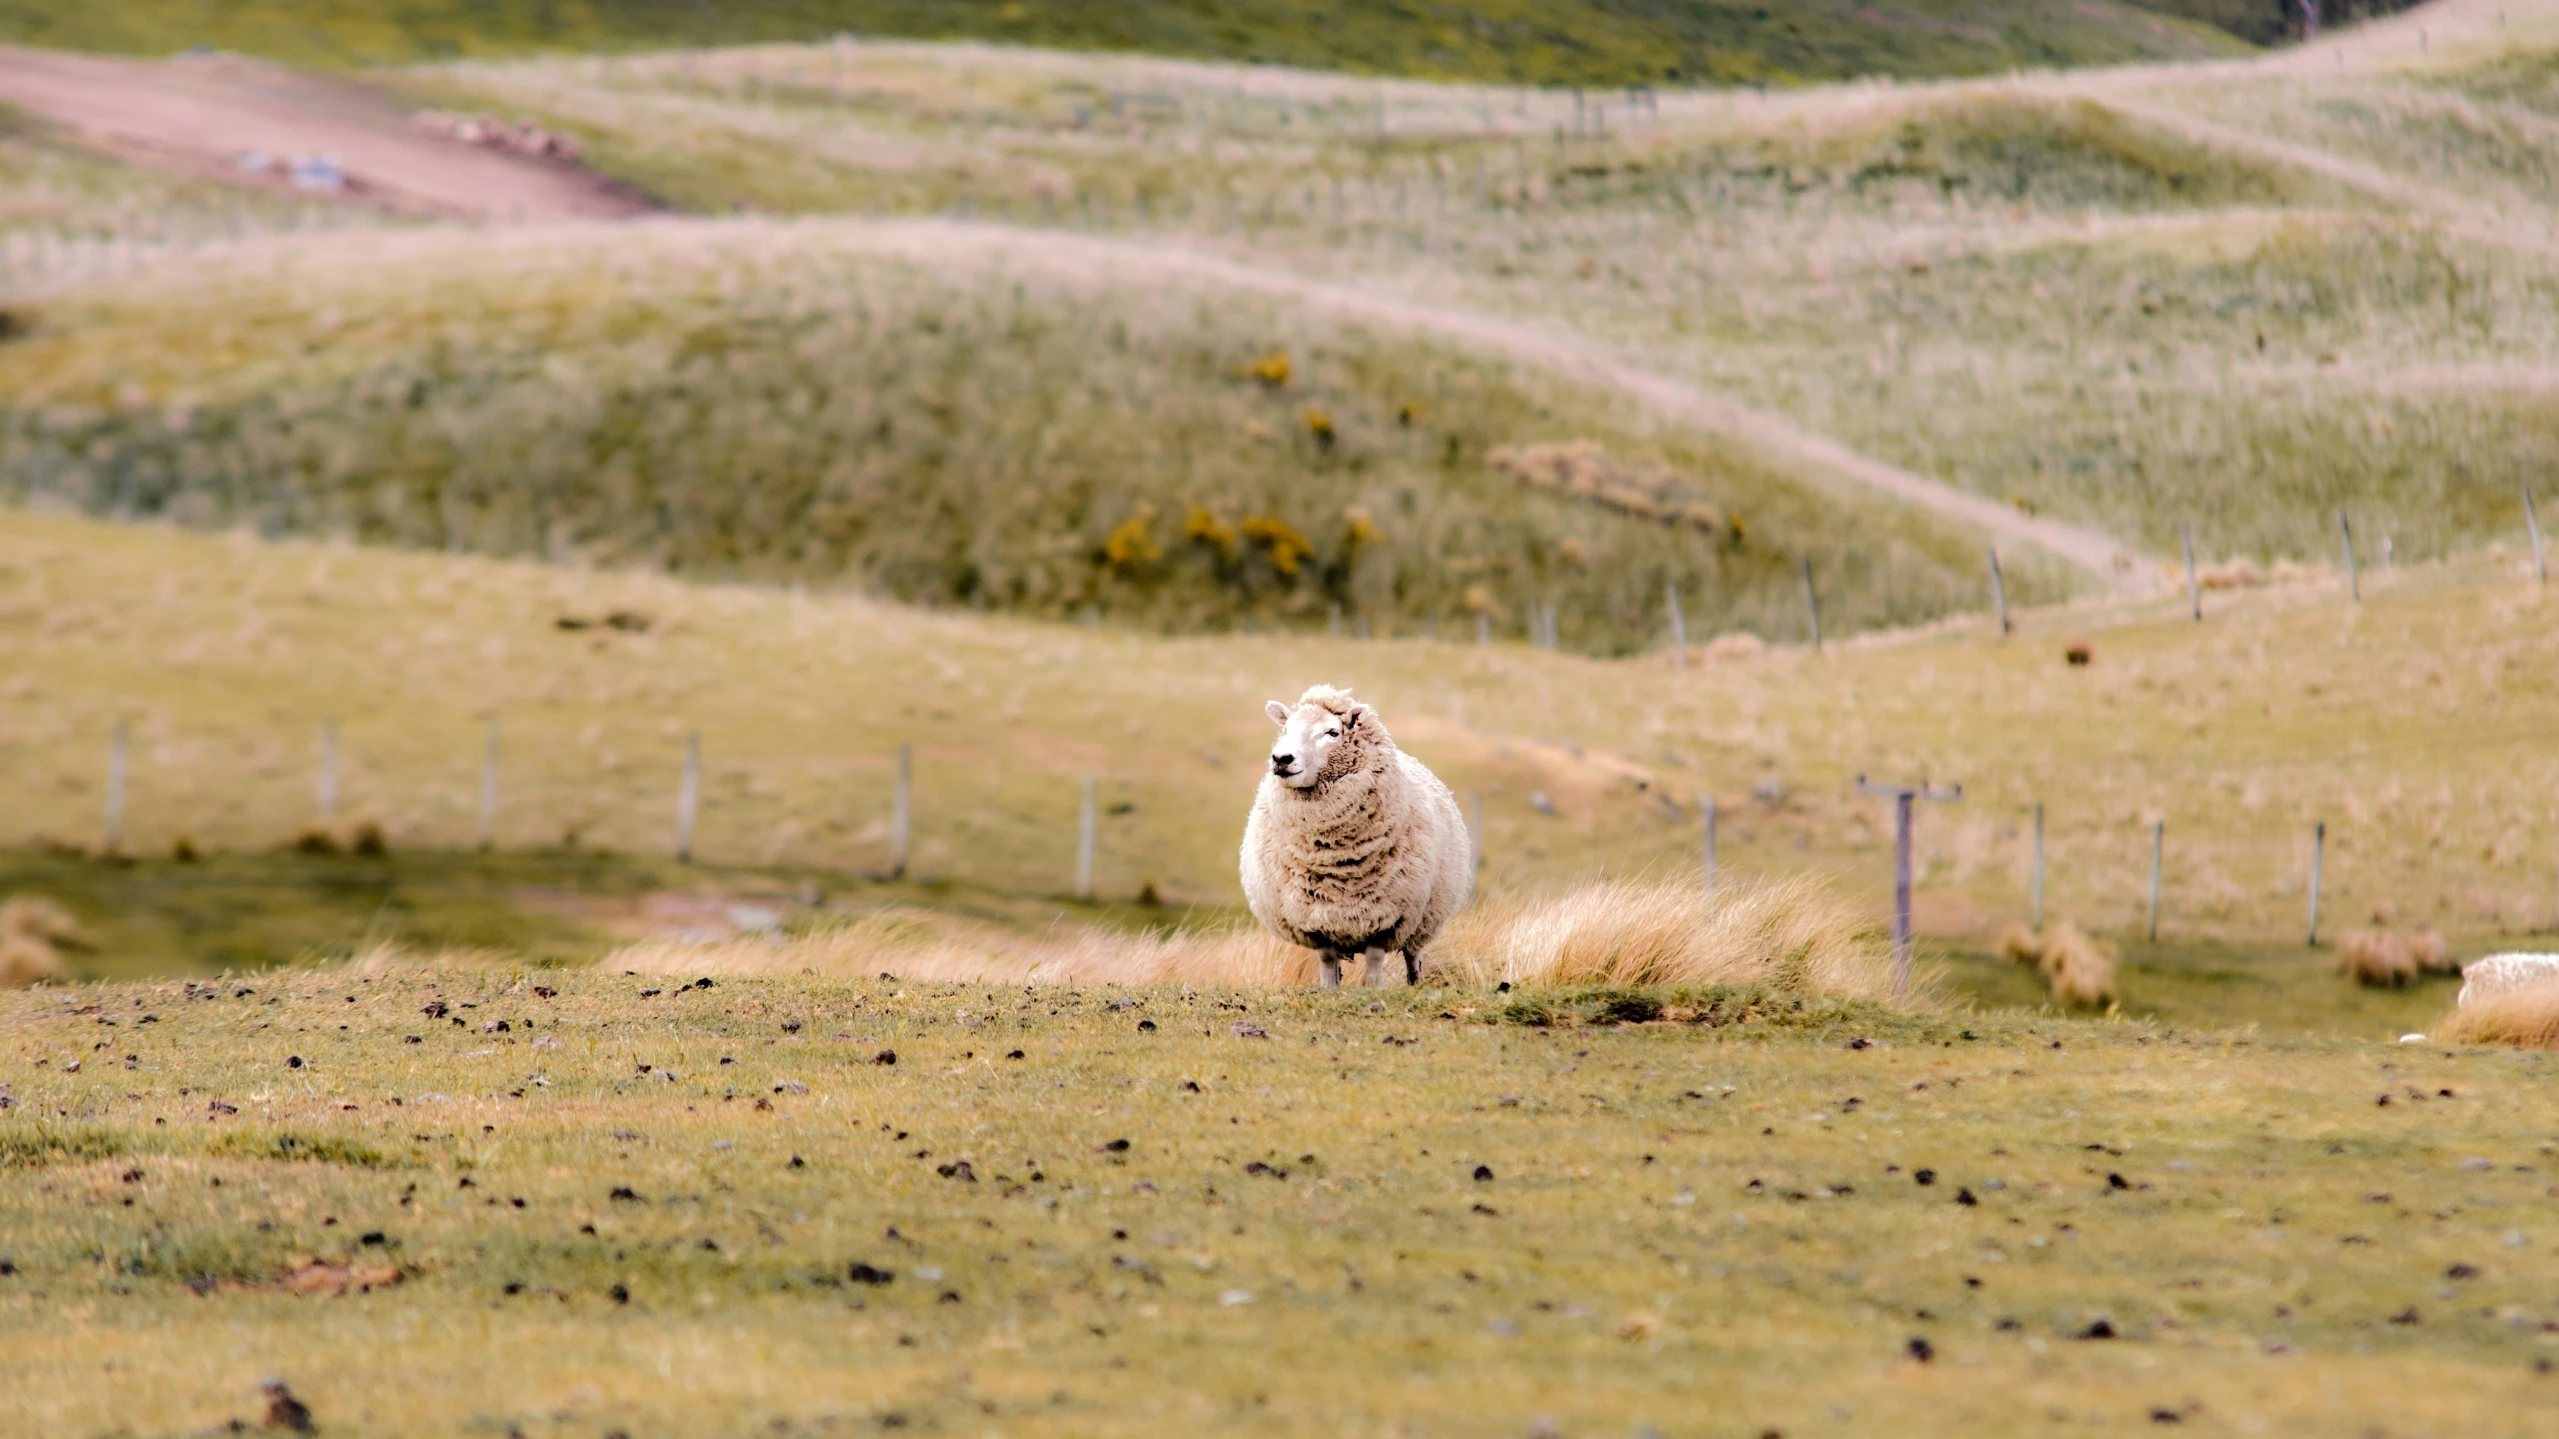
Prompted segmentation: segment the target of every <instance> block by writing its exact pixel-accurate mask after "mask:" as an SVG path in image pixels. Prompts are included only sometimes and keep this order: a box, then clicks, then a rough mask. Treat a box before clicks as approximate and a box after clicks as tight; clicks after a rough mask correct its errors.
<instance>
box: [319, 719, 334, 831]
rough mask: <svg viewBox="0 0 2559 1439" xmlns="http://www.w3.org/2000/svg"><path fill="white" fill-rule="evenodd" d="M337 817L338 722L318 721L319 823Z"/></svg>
mask: <svg viewBox="0 0 2559 1439" xmlns="http://www.w3.org/2000/svg"><path fill="white" fill-rule="evenodd" d="M337 817H338V722H337V721H336V720H334V719H324V720H322V721H320V823H322V824H329V823H332V822H334V821H335V820H336V819H337Z"/></svg>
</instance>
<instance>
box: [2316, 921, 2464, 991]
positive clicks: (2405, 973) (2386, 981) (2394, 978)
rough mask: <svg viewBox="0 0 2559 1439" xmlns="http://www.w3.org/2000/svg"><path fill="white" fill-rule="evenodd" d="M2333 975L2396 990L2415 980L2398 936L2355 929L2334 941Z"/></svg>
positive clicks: (2411, 962) (2404, 945)
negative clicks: (2335, 960)
mask: <svg viewBox="0 0 2559 1439" xmlns="http://www.w3.org/2000/svg"><path fill="white" fill-rule="evenodd" d="M2438 943H2440V941H2438ZM2337 972H2338V973H2339V974H2342V975H2344V976H2345V977H2346V978H2348V979H2351V980H2353V981H2354V982H2355V983H2357V984H2362V985H2370V986H2372V987H2373V988H2376V989H2380V988H2389V989H2398V988H2400V987H2402V986H2404V985H2406V984H2407V983H2408V981H2410V980H2412V979H2415V978H2416V977H2417V963H2416V961H2415V959H2413V958H2412V957H2411V956H2410V954H2409V951H2408V944H2407V941H2405V940H2402V939H2401V938H2400V937H2399V936H2398V935H2395V934H2393V933H2391V932H2390V931H2389V930H2386V929H2358V930H2354V931H2351V932H2349V933H2347V934H2345V935H2343V936H2342V937H2340V938H2339V939H2338V941H2337Z"/></svg>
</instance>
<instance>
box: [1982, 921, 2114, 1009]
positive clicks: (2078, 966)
mask: <svg viewBox="0 0 2559 1439" xmlns="http://www.w3.org/2000/svg"><path fill="white" fill-rule="evenodd" d="M1999 952H2000V953H2001V954H2002V955H2004V956H2006V957H2007V958H2008V959H2009V960H2010V961H2012V962H2014V963H2017V964H2024V965H2032V966H2034V968H2035V970H2036V972H2037V973H2040V974H2041V975H2043V977H2044V980H2045V982H2046V983H2048V984H2050V985H2051V986H2052V992H2053V998H2055V999H2057V1000H2059V1001H2061V1002H2062V1003H2063V1004H2066V1005H2079V1006H2083V1007H2085V1008H2089V1009H2098V1008H2103V1007H2104V1006H2106V1005H2109V1004H2112V1003H2114V1002H2115V947H2114V946H2113V945H2111V944H2108V943H2106V942H2105V941H2104V940H2101V939H2095V938H2092V937H2091V936H2089V935H2088V934H2087V933H2086V932H2084V931H2082V930H2081V929H2080V928H2079V926H2077V925H2075V924H2072V923H2071V922H2070V921H2069V920H2066V919H2064V920H2056V921H2054V923H2053V924H2052V926H2051V928H2050V929H2049V930H2048V931H2046V932H2044V933H2041V934H2038V933H2037V932H2035V931H2034V930H2031V929H2028V928H2026V927H2025V926H2024V925H2022V924H2012V925H2010V926H2008V928H2007V929H2005V930H2003V931H2001V932H2000V936H1999Z"/></svg>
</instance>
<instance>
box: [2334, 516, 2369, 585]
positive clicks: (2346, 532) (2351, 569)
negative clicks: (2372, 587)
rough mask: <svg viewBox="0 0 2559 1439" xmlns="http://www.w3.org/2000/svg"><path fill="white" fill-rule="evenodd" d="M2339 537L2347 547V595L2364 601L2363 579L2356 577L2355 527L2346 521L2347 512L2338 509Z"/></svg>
mask: <svg viewBox="0 0 2559 1439" xmlns="http://www.w3.org/2000/svg"><path fill="white" fill-rule="evenodd" d="M2337 538H2338V539H2339V540H2340V541H2342V542H2343V543H2344V545H2345V547H2346V595H2347V597H2348V598H2350V599H2352V600H2353V601H2354V602H2355V603H2357V604H2362V603H2363V598H2364V587H2363V581H2361V580H2359V579H2357V578H2355V529H2354V526H2352V525H2349V524H2347V523H2346V512H2345V511H2344V510H2343V509H2340V510H2338V511H2337Z"/></svg>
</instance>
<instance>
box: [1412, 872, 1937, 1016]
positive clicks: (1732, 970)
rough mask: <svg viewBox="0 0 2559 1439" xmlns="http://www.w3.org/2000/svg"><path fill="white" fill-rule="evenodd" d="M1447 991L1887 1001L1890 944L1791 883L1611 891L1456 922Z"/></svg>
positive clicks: (1448, 946)
mask: <svg viewBox="0 0 2559 1439" xmlns="http://www.w3.org/2000/svg"><path fill="white" fill-rule="evenodd" d="M1428 964H1429V966H1430V968H1431V969H1432V970H1433V971H1434V972H1436V973H1437V974H1439V975H1440V976H1442V977H1443V978H1445V979H1446V980H1447V981H1448V982H1449V983H1452V984H1460V985H1476V986H1481V987H1486V988H1489V987H1491V986H1493V985H1495V984H1500V983H1507V984H1510V985H1513V986H1515V987H1530V986H1535V987H1548V986H1559V985H1605V986H1611V987H1615V988H1625V989H1641V988H1666V987H1673V986H1681V985H1716V984H1749V985H1764V986H1767V987H1769V988H1772V989H1777V990H1783V991H1787V992H1791V993H1799V994H1826V995H1844V996H1852V997H1857V998H1865V999H1884V998H1888V997H1889V996H1890V995H1891V993H1892V955H1891V951H1890V948H1889V946H1888V945H1887V944H1886V942H1885V939H1884V936H1883V935H1882V933H1881V932H1879V931H1878V930H1877V929H1876V928H1875V927H1874V926H1873V925H1872V924H1871V923H1870V922H1868V921H1867V920H1866V919H1865V917H1864V916H1862V915H1860V914H1859V913H1858V912H1857V911H1856V910H1855V909H1853V908H1851V907H1850V906H1849V905H1848V904H1847V903H1846V901H1844V900H1842V899H1841V898H1840V897H1839V896H1838V895H1836V894H1835V893H1833V892H1832V891H1831V890H1829V889H1828V888H1827V887H1825V886H1823V885H1822V884H1820V883H1819V882H1818V881H1815V880H1812V879H1809V878H1802V877H1796V878H1788V879H1780V880H1769V881H1764V882H1757V883H1750V884H1741V885H1734V886H1731V887H1728V888H1727V889H1725V890H1724V891H1723V892H1722V893H1719V894H1715V895H1708V894H1705V893H1702V892H1700V891H1697V890H1694V889H1691V888H1688V887H1686V886H1682V885H1670V884H1644V883H1636V882H1631V881H1622V880H1616V881H1606V882H1602V883H1598V884H1588V885H1581V886H1578V887H1576V888H1573V889H1569V890H1566V891H1564V892H1562V893H1560V894H1554V895H1545V896H1535V897H1527V898H1520V899H1513V900H1507V901H1497V902H1495V903H1492V904H1489V905H1484V906H1480V907H1478V908H1476V909H1473V910H1469V911H1468V912H1466V913H1464V914H1461V915H1459V916H1458V917H1457V918H1456V920H1454V921H1453V922H1452V923H1451V924H1450V925H1449V927H1448V933H1447V935H1446V936H1445V937H1444V938H1442V940H1441V941H1440V944H1439V946H1438V947H1437V948H1436V949H1434V950H1433V951H1432V952H1431V956H1430V959H1429V960H1428Z"/></svg>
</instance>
